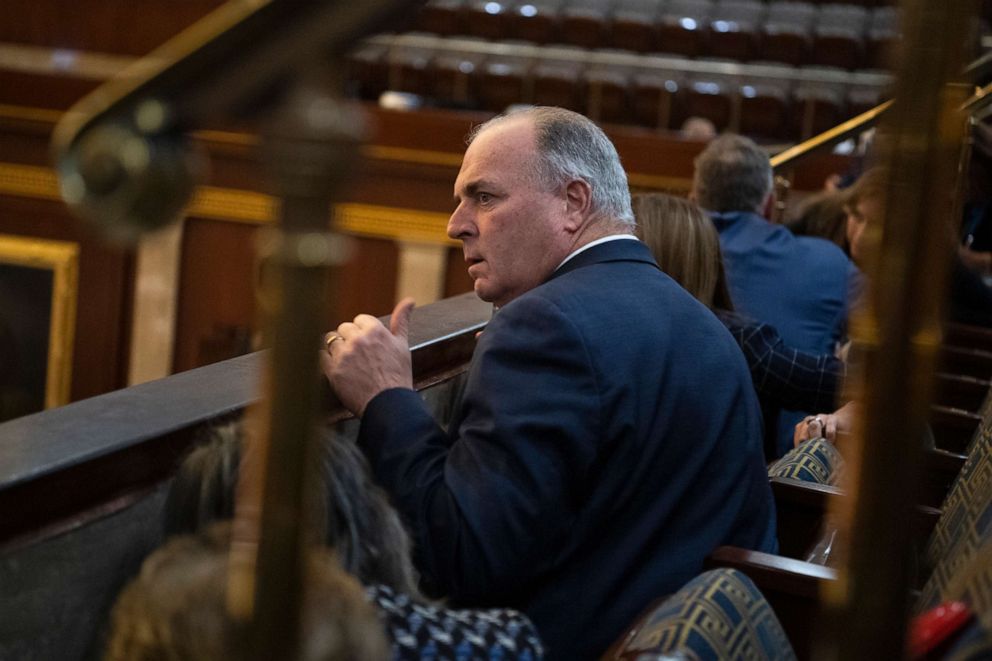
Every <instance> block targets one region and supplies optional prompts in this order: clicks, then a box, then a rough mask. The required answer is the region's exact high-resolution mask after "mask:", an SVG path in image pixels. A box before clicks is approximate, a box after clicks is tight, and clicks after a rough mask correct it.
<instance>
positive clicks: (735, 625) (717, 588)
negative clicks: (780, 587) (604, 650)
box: [621, 569, 796, 661]
mask: <svg viewBox="0 0 992 661" xmlns="http://www.w3.org/2000/svg"><path fill="white" fill-rule="evenodd" d="M638 624H639V627H638V628H637V629H636V630H635V632H634V634H633V636H632V637H631V638H630V640H628V641H627V642H626V644H625V645H624V647H623V649H622V652H621V654H622V655H623V657H624V658H628V657H630V658H634V656H635V655H639V654H643V655H646V656H650V657H651V658H654V657H655V656H656V655H665V656H666V657H675V658H699V659H702V660H703V661H708V660H710V659H712V660H716V659H741V660H744V661H747V660H754V661H758V660H759V659H762V660H763V659H771V660H774V661H793V660H794V659H795V658H796V656H795V653H794V652H793V651H792V647H791V645H789V641H788V639H787V638H786V636H785V631H783V630H782V625H781V624H780V623H779V621H778V618H776V617H775V613H774V612H773V611H772V609H771V606H769V605H768V602H767V601H766V600H765V598H764V596H762V594H761V592H760V591H759V590H758V588H757V587H755V585H754V583H752V582H751V580H750V579H749V578H748V577H747V576H745V575H744V574H742V573H740V572H738V571H736V570H734V569H714V570H712V571H708V572H706V573H704V574H701V575H700V576H698V577H696V578H695V579H693V580H692V581H690V582H689V583H687V584H686V585H685V586H684V587H683V588H682V589H681V590H679V591H678V592H676V593H675V594H673V595H672V596H671V597H669V598H668V599H667V600H665V602H664V603H663V604H662V605H661V606H659V607H658V608H656V609H655V610H654V611H652V612H651V613H650V614H649V615H647V616H646V618H645V619H644V620H642V622H640V623H638Z"/></svg>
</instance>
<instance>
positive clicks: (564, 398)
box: [359, 295, 602, 603]
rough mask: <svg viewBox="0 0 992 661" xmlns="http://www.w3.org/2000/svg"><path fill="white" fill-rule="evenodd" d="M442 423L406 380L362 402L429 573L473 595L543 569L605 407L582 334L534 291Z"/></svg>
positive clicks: (437, 583)
mask: <svg viewBox="0 0 992 661" xmlns="http://www.w3.org/2000/svg"><path fill="white" fill-rule="evenodd" d="M460 413H461V419H460V422H459V421H458V417H457V416H456V424H457V426H456V427H455V426H453V428H452V430H451V432H450V434H445V433H444V431H442V430H441V429H440V427H439V426H438V425H437V424H436V423H435V421H434V420H433V418H432V417H431V415H430V413H429V412H428V411H427V409H426V407H425V406H424V404H423V402H422V400H421V399H420V397H419V396H418V395H417V394H416V393H415V392H413V391H412V390H406V389H393V390H388V391H386V392H384V393H380V395H378V396H377V397H376V398H374V399H373V400H372V402H370V404H369V406H368V407H367V409H366V412H365V415H364V417H363V420H362V425H361V430H360V434H359V443H360V444H361V445H362V447H363V449H364V450H365V451H366V454H367V455H368V456H369V459H370V461H371V463H372V468H373V472H374V473H375V475H376V478H377V479H378V480H379V482H380V483H381V484H382V485H383V486H384V487H385V488H386V489H387V490H388V491H389V492H390V493H391V494H392V496H393V498H394V504H395V505H396V506H397V507H398V508H399V509H400V510H401V512H402V513H403V514H404V515H405V518H406V520H407V523H408V524H409V525H410V526H411V527H412V529H413V530H412V532H413V535H414V540H415V547H416V554H417V560H418V566H419V568H420V570H421V572H423V573H424V576H425V578H426V579H427V580H428V582H429V584H430V585H432V586H433V587H434V588H436V589H438V590H439V591H441V592H442V593H444V594H447V595H448V596H451V597H452V598H455V599H463V600H472V601H475V602H477V603H481V602H484V601H491V600H498V598H499V596H500V595H507V594H511V593H513V592H515V590H516V589H517V588H518V586H520V585H521V584H525V582H526V581H527V579H528V578H529V577H531V576H535V575H539V574H544V573H546V572H547V571H548V570H549V568H550V567H551V566H553V565H554V563H555V561H556V557H557V555H558V554H559V553H560V552H561V548H562V546H563V543H564V540H565V539H566V537H567V535H568V531H569V526H570V523H571V521H572V520H573V518H574V516H575V513H576V512H577V510H578V509H579V508H580V506H581V502H582V499H583V493H584V491H585V485H586V482H587V480H586V479H585V477H586V475H587V473H588V471H589V469H590V466H591V465H592V464H593V462H594V459H595V456H596V453H597V441H598V435H599V434H598V431H599V430H600V429H601V428H602V425H601V420H600V416H601V410H600V402H599V395H598V392H597V383H596V378H595V372H594V370H593V369H592V367H591V362H590V359H589V354H588V351H587V347H586V344H585V339H584V338H583V337H582V335H581V333H580V332H579V331H578V329H577V327H576V326H575V325H574V324H573V323H572V322H571V321H570V320H569V319H568V318H567V317H566V316H565V315H564V314H563V313H562V311H561V310H560V309H559V308H558V307H557V306H556V305H555V304H553V303H551V302H549V301H546V300H544V299H542V298H540V297H539V296H536V295H530V296H526V297H524V298H520V299H517V300H516V301H514V302H513V303H511V304H510V305H508V306H507V307H505V308H503V309H502V310H501V311H500V312H499V313H498V314H497V315H496V317H495V318H494V319H493V321H492V322H491V323H490V324H489V328H488V329H487V330H486V332H485V333H484V334H483V336H482V337H481V338H480V342H479V345H478V346H477V347H476V353H475V356H474V358H473V365H472V368H471V370H470V373H469V377H468V383H467V385H466V389H465V398H464V400H463V402H462V407H461V410H460Z"/></svg>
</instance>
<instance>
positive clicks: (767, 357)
mask: <svg viewBox="0 0 992 661" xmlns="http://www.w3.org/2000/svg"><path fill="white" fill-rule="evenodd" d="M718 316H719V317H720V320H721V321H723V323H724V324H725V325H726V326H727V328H728V329H729V330H730V332H731V334H732V335H733V336H734V339H735V340H737V343H738V344H739V345H740V347H741V350H742V351H743V352H744V358H745V359H746V360H747V364H748V367H749V368H750V370H751V380H752V381H753V382H754V388H755V390H757V392H758V396H759V397H760V399H761V400H762V401H763V402H774V403H775V404H778V405H779V406H781V407H782V408H788V409H796V410H801V411H832V410H834V408H836V406H837V401H836V398H837V391H838V389H839V387H840V382H841V379H842V378H844V375H845V374H846V372H847V368H846V366H845V365H844V363H843V362H841V361H840V360H839V359H837V358H836V357H834V356H832V355H830V354H823V355H817V354H811V353H806V352H804V351H799V350H798V349H793V348H791V347H789V346H787V345H786V344H785V342H784V341H783V340H782V337H781V336H780V335H779V334H778V331H777V330H775V328H773V327H772V326H769V325H768V324H762V323H757V322H752V321H748V320H746V319H743V318H741V317H739V316H737V315H726V314H720V315H718Z"/></svg>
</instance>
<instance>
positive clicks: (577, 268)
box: [321, 108, 776, 659]
mask: <svg viewBox="0 0 992 661" xmlns="http://www.w3.org/2000/svg"><path fill="white" fill-rule="evenodd" d="M455 203H456V205H457V207H456V209H455V211H454V213H452V215H451V220H450V221H449V223H448V234H449V236H451V237H452V238H455V239H459V240H461V241H462V244H463V249H464V255H465V261H466V262H467V263H468V271H469V274H470V275H471V276H472V278H473V280H474V282H475V291H476V293H477V294H478V295H479V296H480V297H481V298H482V299H483V300H486V301H491V302H492V303H493V304H494V305H496V306H497V308H498V312H497V313H496V314H495V316H494V318H493V320H492V321H491V322H490V324H489V325H488V327H487V329H486V331H485V333H483V334H482V336H481V337H480V339H479V343H478V346H477V347H476V350H475V354H474V356H473V360H472V365H471V368H470V371H469V375H468V381H467V384H466V387H465V395H464V399H463V401H462V403H461V406H460V408H459V410H458V411H456V413H455V415H454V419H453V421H452V424H451V426H450V429H449V431H448V432H447V433H446V432H445V431H443V430H442V429H441V428H440V427H439V426H438V425H437V424H436V423H435V421H434V420H433V419H432V418H431V416H430V414H429V412H428V411H427V409H426V408H425V406H424V404H423V402H422V400H421V399H420V397H419V396H418V395H417V393H416V392H414V391H413V390H412V376H411V370H410V352H409V349H408V345H407V340H406V329H407V326H408V320H409V316H410V312H411V309H412V301H410V300H404V301H401V302H400V303H399V304H398V305H397V307H396V309H395V310H394V311H393V315H392V318H391V320H390V328H389V329H387V328H385V327H384V326H383V325H382V324H381V323H380V322H379V321H378V320H376V319H375V318H374V317H371V316H368V315H359V316H358V317H356V318H355V320H354V322H351V323H345V324H342V325H341V326H340V327H339V328H338V329H337V332H336V333H335V334H331V335H330V336H329V337H328V339H327V342H328V351H327V352H326V354H324V355H322V357H321V366H322V369H323V371H324V373H325V374H326V375H327V377H328V379H329V381H330V382H331V385H332V387H333V388H334V389H335V391H336V392H337V394H338V396H339V398H340V399H341V401H342V402H343V403H344V404H345V406H347V407H348V408H349V409H350V410H352V411H353V412H354V413H355V414H356V415H359V416H361V419H362V420H361V430H360V433H359V444H360V446H361V447H362V449H363V450H364V451H365V453H366V454H367V456H368V457H369V460H370V462H371V464H372V468H373V471H374V473H375V475H376V478H377V479H378V481H379V482H380V483H381V484H382V485H383V486H384V487H385V488H386V489H387V490H388V491H389V492H390V494H391V495H392V497H393V500H394V503H395V504H396V505H397V507H398V508H399V509H400V511H401V512H402V513H403V515H404V517H405V519H406V522H407V524H408V525H409V526H410V527H411V528H412V530H413V535H414V539H415V544H414V545H415V547H416V552H415V559H416V562H417V566H418V567H419V569H420V570H421V572H422V573H423V575H424V580H425V582H426V583H427V585H428V586H429V588H431V589H432V590H433V591H434V592H436V593H437V594H440V595H446V596H448V597H449V599H450V600H451V601H452V602H453V603H455V604H457V605H460V606H491V605H502V606H513V607H516V608H518V609H520V610H523V611H524V612H525V613H526V614H527V615H529V616H530V617H531V618H532V619H533V621H534V623H535V624H536V625H537V628H538V631H539V632H540V633H541V635H542V636H543V638H544V640H545V643H546V648H547V650H548V654H549V657H550V658H557V659H584V658H596V657H598V656H599V655H600V654H601V653H602V652H603V651H604V650H605V649H606V648H607V647H608V646H609V645H610V644H611V643H612V642H613V641H614V640H615V639H616V637H617V636H619V634H620V633H621V632H622V631H623V630H624V629H625V628H626V627H627V626H628V625H630V624H631V623H632V622H633V620H634V619H635V618H636V616H637V615H638V613H639V612H640V611H641V610H642V609H644V608H645V607H646V606H648V604H650V603H651V602H652V601H653V600H654V599H656V598H658V597H660V596H662V595H665V594H668V593H671V592H674V591H675V590H676V589H677V588H678V587H679V586H681V585H682V584H683V583H685V582H686V581H687V580H689V579H690V578H692V577H693V576H694V575H696V574H698V573H699V572H700V571H701V569H702V561H703V558H704V557H705V556H706V555H707V554H708V553H709V552H710V551H712V550H713V549H714V548H715V547H716V546H719V545H721V544H734V545H739V546H744V547H747V548H750V549H757V550H763V551H772V550H774V549H775V546H776V542H775V527H774V511H773V507H774V505H773V502H772V499H771V494H770V490H769V487H768V481H767V478H766V476H765V472H764V465H763V461H762V454H761V431H760V424H761V423H760V417H759V415H760V414H759V411H758V407H757V403H756V401H755V397H754V391H753V387H752V386H751V382H750V376H749V374H748V371H747V367H746V365H745V364H744V359H743V357H742V355H741V352H740V349H739V348H738V347H737V346H736V345H735V344H734V340H733V339H732V338H731V336H730V335H729V333H727V331H726V329H725V328H724V327H723V326H722V324H720V322H719V321H717V319H716V318H715V317H713V315H712V314H710V312H709V311H708V310H706V309H705V308H704V307H703V306H702V305H701V304H700V303H698V302H697V301H696V300H695V299H693V298H692V297H691V296H690V295H689V294H687V293H686V292H685V291H684V290H682V289H681V288H680V287H679V286H678V285H676V284H675V283H674V281H672V280H671V279H669V278H668V277H667V276H666V275H664V274H663V273H662V272H661V271H660V270H659V269H658V267H657V265H656V264H655V262H654V260H653V259H652V257H651V254H650V252H649V251H648V249H647V248H646V247H645V246H644V245H643V244H642V243H641V242H639V241H637V240H636V239H635V238H634V237H633V236H632V230H633V227H634V220H633V214H632V212H631V209H630V194H629V190H628V188H627V181H626V175H625V173H624V171H623V168H622V167H621V165H620V160H619V157H618V155H617V152H616V149H615V148H614V147H613V145H612V143H611V142H610V141H609V139H608V138H607V137H606V136H605V134H603V132H602V131H601V130H600V129H599V128H597V127H596V126H595V125H594V124H593V123H592V122H590V121H589V120H588V119H586V118H584V117H582V116H581V115H577V114H575V113H573V112H570V111H567V110H561V109H557V108H533V109H528V110H524V111H520V112H516V113H513V114H509V115H504V116H500V117H497V118H495V119H493V120H491V121H490V122H487V123H486V124H484V125H482V126H481V127H480V128H479V129H478V130H476V131H475V132H474V134H473V136H472V137H471V138H470V144H469V147H468V150H467V151H466V153H465V157H464V161H463V163H462V168H461V171H460V172H459V174H458V178H457V181H456V182H455Z"/></svg>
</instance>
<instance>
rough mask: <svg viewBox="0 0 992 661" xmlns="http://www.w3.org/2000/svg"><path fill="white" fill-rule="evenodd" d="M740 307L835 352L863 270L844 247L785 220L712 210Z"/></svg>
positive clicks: (787, 336)
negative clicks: (796, 229)
mask: <svg viewBox="0 0 992 661" xmlns="http://www.w3.org/2000/svg"><path fill="white" fill-rule="evenodd" d="M712 218H713V222H714V224H715V225H716V229H717V232H719V233H720V249H721V250H722V251H723V261H724V265H725V266H726V267H727V283H728V285H729V286H730V296H731V298H733V300H734V305H735V306H736V307H737V309H738V310H739V311H740V312H742V313H744V314H745V315H747V316H748V317H751V318H752V319H755V320H757V321H760V322H764V323H766V324H771V325H772V326H774V327H775V330H777V331H778V332H779V333H780V334H781V335H782V339H783V340H785V343H786V344H788V345H789V346H791V347H793V348H796V349H799V350H800V351H806V352H808V353H819V354H825V353H833V352H834V349H836V346H835V345H836V342H837V340H839V339H841V338H842V337H843V335H844V332H845V330H846V322H847V313H848V308H849V307H850V302H851V301H852V300H854V296H856V295H857V294H858V293H859V291H860V289H861V287H862V282H861V276H860V273H859V271H858V269H857V267H855V266H854V264H853V263H852V262H851V260H849V259H848V258H847V256H846V255H845V254H844V251H843V250H841V249H840V248H838V247H837V246H836V245H834V244H833V243H831V242H830V241H827V240H826V239H820V238H817V237H810V236H795V235H793V234H792V232H790V231H789V230H788V229H786V228H785V227H783V226H782V225H773V224H772V223H770V222H768V221H767V220H765V219H764V218H762V217H760V216H758V215H757V214H753V213H746V212H743V211H737V212H728V213H720V214H712Z"/></svg>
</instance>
